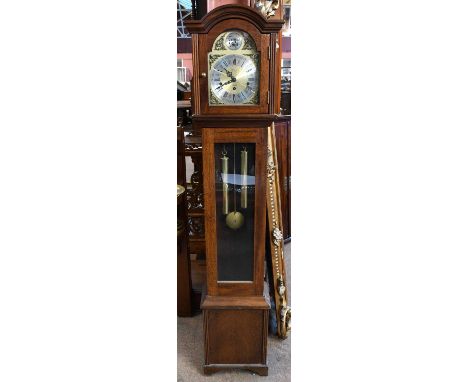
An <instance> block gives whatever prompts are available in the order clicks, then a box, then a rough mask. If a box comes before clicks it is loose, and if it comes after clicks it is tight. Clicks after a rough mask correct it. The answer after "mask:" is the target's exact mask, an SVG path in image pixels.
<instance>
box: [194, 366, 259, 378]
mask: <svg viewBox="0 0 468 382" xmlns="http://www.w3.org/2000/svg"><path fill="white" fill-rule="evenodd" d="M232 369H242V370H247V371H251V372H252V373H255V374H258V375H260V376H262V377H266V376H267V375H268V366H267V365H204V366H203V372H204V373H205V374H206V375H211V374H213V373H216V372H217V371H220V370H232Z"/></svg>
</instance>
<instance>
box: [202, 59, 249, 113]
mask: <svg viewBox="0 0 468 382" xmlns="http://www.w3.org/2000/svg"><path fill="white" fill-rule="evenodd" d="M210 87H211V92H212V94H213V95H214V96H216V97H217V98H218V100H219V101H220V102H222V103H225V104H234V105H239V104H245V103H248V102H249V101H251V100H252V98H253V97H254V96H255V95H256V94H257V91H258V72H257V67H256V65H255V63H254V61H253V60H252V59H251V58H250V57H248V56H243V55H240V54H228V55H225V56H222V57H219V58H218V59H217V60H216V61H215V62H214V63H213V66H212V69H211V78H210Z"/></svg>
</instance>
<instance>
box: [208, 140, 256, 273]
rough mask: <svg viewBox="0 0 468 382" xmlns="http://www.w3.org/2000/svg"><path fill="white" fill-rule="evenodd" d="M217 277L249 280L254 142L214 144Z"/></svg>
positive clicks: (251, 247) (253, 193) (253, 194)
mask: <svg viewBox="0 0 468 382" xmlns="http://www.w3.org/2000/svg"><path fill="white" fill-rule="evenodd" d="M215 177H216V180H215V181H216V193H215V195H216V234H217V242H218V281H253V258H254V256H253V250H254V210H255V208H254V205H255V144H254V143H217V144H215Z"/></svg>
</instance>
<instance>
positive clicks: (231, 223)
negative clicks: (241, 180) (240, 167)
mask: <svg viewBox="0 0 468 382" xmlns="http://www.w3.org/2000/svg"><path fill="white" fill-rule="evenodd" d="M233 173H234V180H233V182H232V183H233V186H234V187H233V190H234V211H232V212H230V213H229V214H228V215H227V216H226V224H227V226H228V227H229V228H231V229H234V230H236V229H239V228H240V227H242V225H243V224H244V215H242V213H240V212H239V211H237V208H236V199H237V195H236V186H237V183H236V178H237V176H236V175H237V174H236V144H235V143H234V172H233Z"/></svg>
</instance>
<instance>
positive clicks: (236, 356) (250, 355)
mask: <svg viewBox="0 0 468 382" xmlns="http://www.w3.org/2000/svg"><path fill="white" fill-rule="evenodd" d="M264 315H265V311H264V310H249V309H243V310H237V309H236V310H228V309H226V310H208V311H207V312H206V317H207V321H208V322H207V327H208V332H207V335H206V340H207V343H206V347H207V351H206V355H207V357H206V364H207V365H210V364H264V363H266V362H265V360H266V357H265V356H266V349H265V346H264V345H265V344H264V338H263V337H264V335H265V334H264V332H265V328H264V326H265V322H264Z"/></svg>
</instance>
